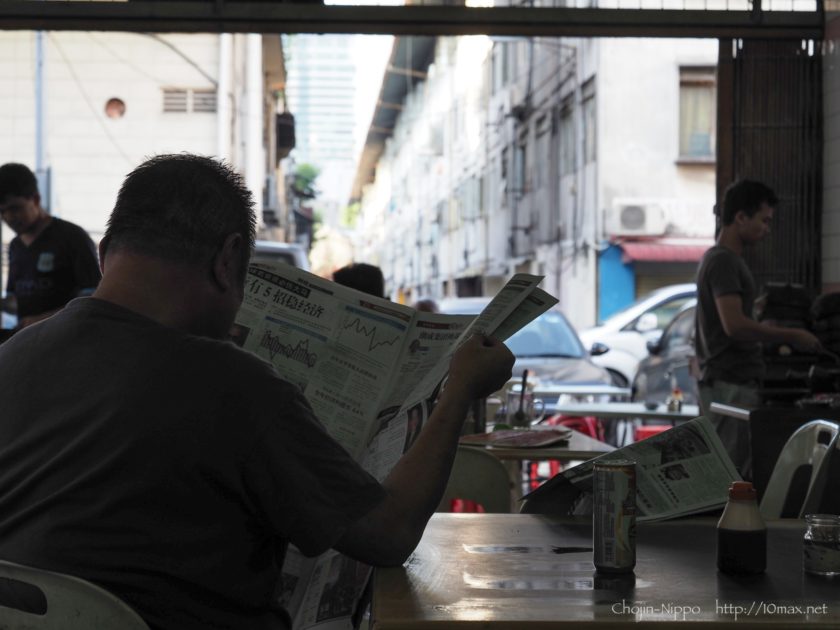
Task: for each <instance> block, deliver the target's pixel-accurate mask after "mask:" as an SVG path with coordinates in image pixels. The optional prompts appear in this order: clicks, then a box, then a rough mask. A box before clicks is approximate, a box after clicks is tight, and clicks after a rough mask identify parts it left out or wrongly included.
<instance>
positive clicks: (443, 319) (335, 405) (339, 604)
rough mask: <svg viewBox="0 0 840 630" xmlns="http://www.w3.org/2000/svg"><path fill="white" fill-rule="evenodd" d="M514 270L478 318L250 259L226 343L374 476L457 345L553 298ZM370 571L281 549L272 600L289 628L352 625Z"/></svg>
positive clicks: (509, 330)
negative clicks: (287, 390)
mask: <svg viewBox="0 0 840 630" xmlns="http://www.w3.org/2000/svg"><path fill="white" fill-rule="evenodd" d="M541 280H542V277H540V276H531V275H526V274H517V275H515V276H514V277H513V278H511V279H510V280H509V281H508V282H507V284H505V286H504V287H503V288H502V290H501V291H499V293H498V295H496V297H495V298H494V299H493V300H492V301H491V302H490V304H488V305H487V307H486V308H485V309H484V311H482V313H481V314H480V315H478V316H477V317H474V316H471V315H445V314H440V313H426V312H418V311H415V310H414V309H412V308H410V307H408V306H405V305H402V304H396V303H394V302H389V301H388V300H385V299H380V298H376V297H372V296H370V295H367V294H365V293H362V292H360V291H356V290H354V289H350V288H348V287H344V286H341V285H338V284H335V283H334V282H330V281H328V280H324V279H323V278H319V277H318V276H315V275H312V274H310V273H307V272H305V271H303V270H301V269H298V268H296V267H291V266H289V265H285V264H276V265H266V264H252V265H251V266H250V267H249V269H248V277H247V280H246V285H245V299H244V301H243V304H242V308H241V309H240V311H239V313H238V314H237V317H236V323H235V326H234V333H233V335H232V337H233V340H234V341H235V342H236V343H237V344H239V345H240V346H242V347H243V348H245V349H246V350H250V351H251V352H254V353H255V354H257V355H258V356H260V357H263V358H265V359H266V360H268V361H270V362H271V363H272V364H273V365H274V366H275V367H276V368H277V371H278V372H279V373H280V374H281V375H282V376H283V377H284V378H286V379H287V380H288V381H290V382H292V383H295V384H297V385H298V386H299V387H300V389H301V391H302V392H303V394H304V395H305V396H306V398H307V400H308V401H309V403H310V404H311V405H312V408H313V409H314V411H315V415H316V416H317V417H318V419H319V420H320V421H321V422H322V423H323V424H324V426H325V427H326V429H327V431H328V432H329V434H330V435H331V436H332V437H334V438H335V439H336V440H337V441H338V442H339V443H341V444H342V445H343V446H344V447H345V448H346V449H347V450H348V451H349V452H350V454H351V455H353V457H354V458H356V459H357V461H359V462H360V463H361V464H362V466H364V467H365V469H366V470H368V471H369V472H370V473H371V474H372V475H373V476H374V477H376V478H377V479H379V480H382V479H384V478H385V477H386V476H387V474H388V473H389V472H390V470H391V468H392V467H393V466H394V464H395V463H396V462H397V460H398V459H399V458H400V456H401V455H402V454H403V453H404V452H405V451H406V450H407V449H408V447H409V446H411V444H412V443H413V441H414V440H415V439H416V437H417V434H418V433H419V431H420V430H421V428H422V426H423V424H424V422H425V421H426V419H427V418H428V417H429V414H430V413H431V410H432V408H433V406H434V402H435V400H436V399H437V395H438V392H439V391H440V387H441V384H442V382H443V380H444V378H445V377H446V374H447V372H448V370H449V360H450V358H451V357H452V354H453V353H454V352H455V350H456V349H457V348H458V346H460V344H461V343H463V342H464V341H465V340H466V339H467V338H468V337H469V336H470V335H472V334H473V333H480V334H486V335H494V336H496V337H498V338H500V339H503V340H504V339H507V338H508V337H509V336H510V335H512V334H513V333H515V332H516V331H517V330H519V329H520V328H522V327H523V326H524V325H525V324H527V323H528V322H530V321H531V320H533V319H534V318H536V317H537V316H538V315H540V314H542V313H543V312H545V311H546V310H548V309H549V308H551V307H552V306H553V305H554V304H556V303H557V300H556V299H555V298H554V297H552V296H551V295H549V294H548V293H546V292H545V291H543V290H541V289H539V288H537V284H539V282H540V281H541ZM368 574H369V569H368V568H367V567H364V566H363V565H360V564H359V563H357V562H354V561H352V560H350V559H348V558H346V557H345V556H342V555H341V554H338V553H335V552H328V553H326V554H324V555H322V556H319V557H318V558H316V559H314V560H312V559H307V558H304V557H303V556H302V555H300V554H299V553H298V552H297V550H295V549H294V548H290V550H289V553H288V555H287V558H286V562H285V563H284V565H283V576H282V583H281V585H280V588H279V591H280V592H279V601H280V602H281V603H282V604H283V605H284V607H285V608H286V610H288V611H289V613H290V615H291V616H292V618H293V622H294V627H295V628H313V627H318V628H345V627H350V615H351V613H352V612H353V608H354V607H355V605H356V603H357V601H358V599H359V596H360V594H361V589H362V588H363V586H364V583H365V581H366V579H367V576H368Z"/></svg>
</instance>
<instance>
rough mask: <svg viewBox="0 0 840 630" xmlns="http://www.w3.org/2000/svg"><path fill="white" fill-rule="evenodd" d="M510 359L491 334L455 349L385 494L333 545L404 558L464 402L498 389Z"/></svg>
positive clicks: (376, 561) (432, 497) (449, 456)
mask: <svg viewBox="0 0 840 630" xmlns="http://www.w3.org/2000/svg"><path fill="white" fill-rule="evenodd" d="M513 362H514V357H513V355H512V354H511V352H510V350H508V349H507V347H506V346H505V345H504V344H503V343H502V342H500V341H498V340H495V339H486V338H482V337H477V336H474V337H472V338H471V339H469V340H468V341H467V342H466V343H465V344H464V345H463V346H462V347H461V348H459V349H458V351H457V352H456V353H455V354H454V356H453V357H452V363H451V364H450V370H449V378H448V379H447V382H446V387H445V388H444V390H443V393H442V394H441V397H440V400H439V401H438V403H437V405H436V406H435V409H434V411H433V412H432V415H431V416H430V417H429V419H428V421H427V422H426V426H424V427H423V430H422V431H421V432H420V435H419V437H418V438H417V441H416V442H415V443H414V445H413V446H412V447H411V448H410V449H409V450H408V452H407V453H405V454H404V455H403V456H402V458H401V459H400V460H399V462H397V465H396V466H394V469H393V470H392V471H391V473H390V474H389V475H388V477H387V479H385V481H384V482H383V484H382V485H383V487H384V488H385V491H386V496H385V498H384V499H383V500H382V501H381V502H380V503H379V504H378V505H377V506H376V507H375V508H373V509H372V510H371V511H370V512H368V513H367V514H366V515H364V516H363V517H362V518H360V519H358V520H357V521H356V522H355V523H353V524H352V525H351V526H350V527H349V528H348V529H347V531H346V532H345V533H344V535H343V536H342V538H341V540H340V541H339V542H338V544H336V549H338V550H339V551H341V552H342V553H345V554H347V555H349V556H352V557H354V558H357V559H359V560H362V561H363V562H366V563H368V564H373V565H377V566H388V565H399V564H402V563H403V562H404V561H405V559H406V558H407V557H408V556H409V554H410V553H411V552H412V551H413V550H414V548H415V547H416V546H417V543H418V542H419V541H420V537H421V536H422V535H423V530H424V529H425V527H426V523H427V522H428V520H429V518H430V517H431V516H432V514H433V513H434V511H435V509H436V508H437V506H438V503H439V502H440V498H441V496H443V491H444V490H445V488H446V483H447V481H448V480H449V473H450V471H451V469H452V462H453V461H454V459H455V451H456V449H457V446H458V437H459V436H460V433H461V425H462V424H463V421H464V418H465V417H466V414H467V410H468V409H469V406H470V403H471V402H472V401H473V400H475V399H477V398H484V397H486V396H488V395H490V394H491V393H493V392H494V391H497V390H498V389H499V388H501V387H502V386H503V385H504V384H505V383H506V382H507V381H508V379H509V378H510V376H511V368H512V367H513Z"/></svg>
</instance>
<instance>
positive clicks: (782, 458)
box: [761, 420, 840, 518]
mask: <svg viewBox="0 0 840 630" xmlns="http://www.w3.org/2000/svg"><path fill="white" fill-rule="evenodd" d="M838 435H840V426H838V424H837V423H836V422H830V421H828V420H811V421H810V422H807V423H805V424H803V425H802V426H801V427H799V428H798V429H797V430H796V431H794V433H793V435H791V436H790V438H789V439H788V441H787V442H786V443H785V445H784V447H783V448H782V452H781V453H780V454H779V459H777V460H776V465H775V466H774V467H773V473H772V474H771V475H770V480H769V481H768V482H767V489H766V490H765V491H764V496H763V497H762V498H761V514H762V516H764V517H765V518H789V517H802V516H803V515H804V514H806V513H809V512H812V511H814V510H815V509H818V506H819V504H820V501H821V498H822V492H823V488H824V487H825V484H826V477H827V471H828V468H829V463H830V461H831V454H832V453H833V452H834V451H835V450H837V448H838V447H840V443H838Z"/></svg>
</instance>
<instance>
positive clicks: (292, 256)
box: [251, 241, 309, 271]
mask: <svg viewBox="0 0 840 630" xmlns="http://www.w3.org/2000/svg"><path fill="white" fill-rule="evenodd" d="M255 245H256V247H255V248H254V255H253V256H252V257H251V262H257V263H258V262H284V263H287V264H289V265H293V266H295V267H298V268H300V269H303V270H305V271H309V258H308V257H307V255H306V250H304V248H303V245H301V244H299V243H280V242H279V241H257V242H256V244H255Z"/></svg>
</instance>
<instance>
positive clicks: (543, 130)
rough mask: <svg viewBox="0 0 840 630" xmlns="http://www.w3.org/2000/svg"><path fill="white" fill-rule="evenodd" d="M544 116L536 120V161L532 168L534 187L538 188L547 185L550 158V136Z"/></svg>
mask: <svg viewBox="0 0 840 630" xmlns="http://www.w3.org/2000/svg"><path fill="white" fill-rule="evenodd" d="M548 132H549V126H548V124H547V120H546V117H545V116H543V117H542V118H541V119H540V120H539V121H537V158H536V159H537V163H536V164H535V166H536V168H535V169H534V171H535V175H536V182H535V184H534V188H535V189H536V190H540V189H542V188H545V187H547V186H548V166H549V162H550V160H551V156H550V155H549V140H550V138H551V136H550V134H549V133H548Z"/></svg>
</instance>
